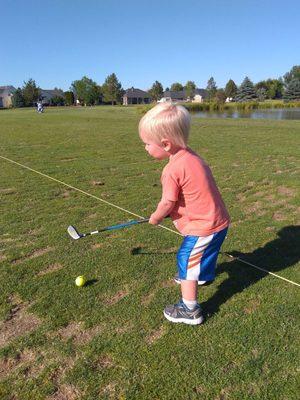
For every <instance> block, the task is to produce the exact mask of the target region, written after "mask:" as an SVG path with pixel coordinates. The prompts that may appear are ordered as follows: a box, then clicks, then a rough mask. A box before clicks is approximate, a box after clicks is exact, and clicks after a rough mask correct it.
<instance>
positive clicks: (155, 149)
mask: <svg viewBox="0 0 300 400" xmlns="http://www.w3.org/2000/svg"><path fill="white" fill-rule="evenodd" d="M140 137H141V139H142V141H143V143H144V145H145V150H146V151H147V153H148V154H150V156H152V157H154V158H156V159H157V160H164V159H165V158H168V157H169V154H168V153H167V152H166V150H165V149H164V147H163V146H162V145H161V146H160V145H158V144H157V143H155V142H154V141H153V140H150V139H148V138H147V137H146V136H145V135H143V133H141V134H140Z"/></svg>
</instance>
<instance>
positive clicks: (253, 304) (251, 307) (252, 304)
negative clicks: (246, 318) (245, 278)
mask: <svg viewBox="0 0 300 400" xmlns="http://www.w3.org/2000/svg"><path fill="white" fill-rule="evenodd" d="M259 306H260V300H259V299H253V300H250V301H249V302H248V304H247V306H246V307H244V311H245V313H246V314H252V313H254V312H255V311H256V310H257V309H258V308H259Z"/></svg>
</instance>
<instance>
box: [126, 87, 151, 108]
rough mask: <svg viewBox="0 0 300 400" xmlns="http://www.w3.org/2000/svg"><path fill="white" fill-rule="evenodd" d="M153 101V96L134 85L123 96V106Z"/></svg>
mask: <svg viewBox="0 0 300 400" xmlns="http://www.w3.org/2000/svg"><path fill="white" fill-rule="evenodd" d="M150 102H151V96H150V94H149V93H148V92H144V91H143V90H140V89H136V88H134V87H132V88H130V89H127V90H126V91H125V93H124V96H123V106H127V105H129V104H149V103H150Z"/></svg>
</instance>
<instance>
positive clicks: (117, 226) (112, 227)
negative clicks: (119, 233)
mask: <svg viewBox="0 0 300 400" xmlns="http://www.w3.org/2000/svg"><path fill="white" fill-rule="evenodd" d="M145 222H149V218H145V219H141V220H133V221H129V222H124V223H123V224H118V225H111V226H106V227H105V228H101V229H97V230H96V231H93V232H89V233H81V234H80V236H82V237H85V236H88V235H96V234H97V233H100V232H105V231H112V230H114V229H121V228H126V227H128V226H132V225H137V224H142V223H145Z"/></svg>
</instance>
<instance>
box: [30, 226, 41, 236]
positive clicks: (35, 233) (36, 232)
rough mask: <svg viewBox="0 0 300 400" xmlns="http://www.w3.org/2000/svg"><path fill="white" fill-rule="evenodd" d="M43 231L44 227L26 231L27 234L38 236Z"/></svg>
mask: <svg viewBox="0 0 300 400" xmlns="http://www.w3.org/2000/svg"><path fill="white" fill-rule="evenodd" d="M41 233H43V228H34V229H30V230H29V231H27V232H26V234H27V235H31V236H37V235H40V234H41Z"/></svg>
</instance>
